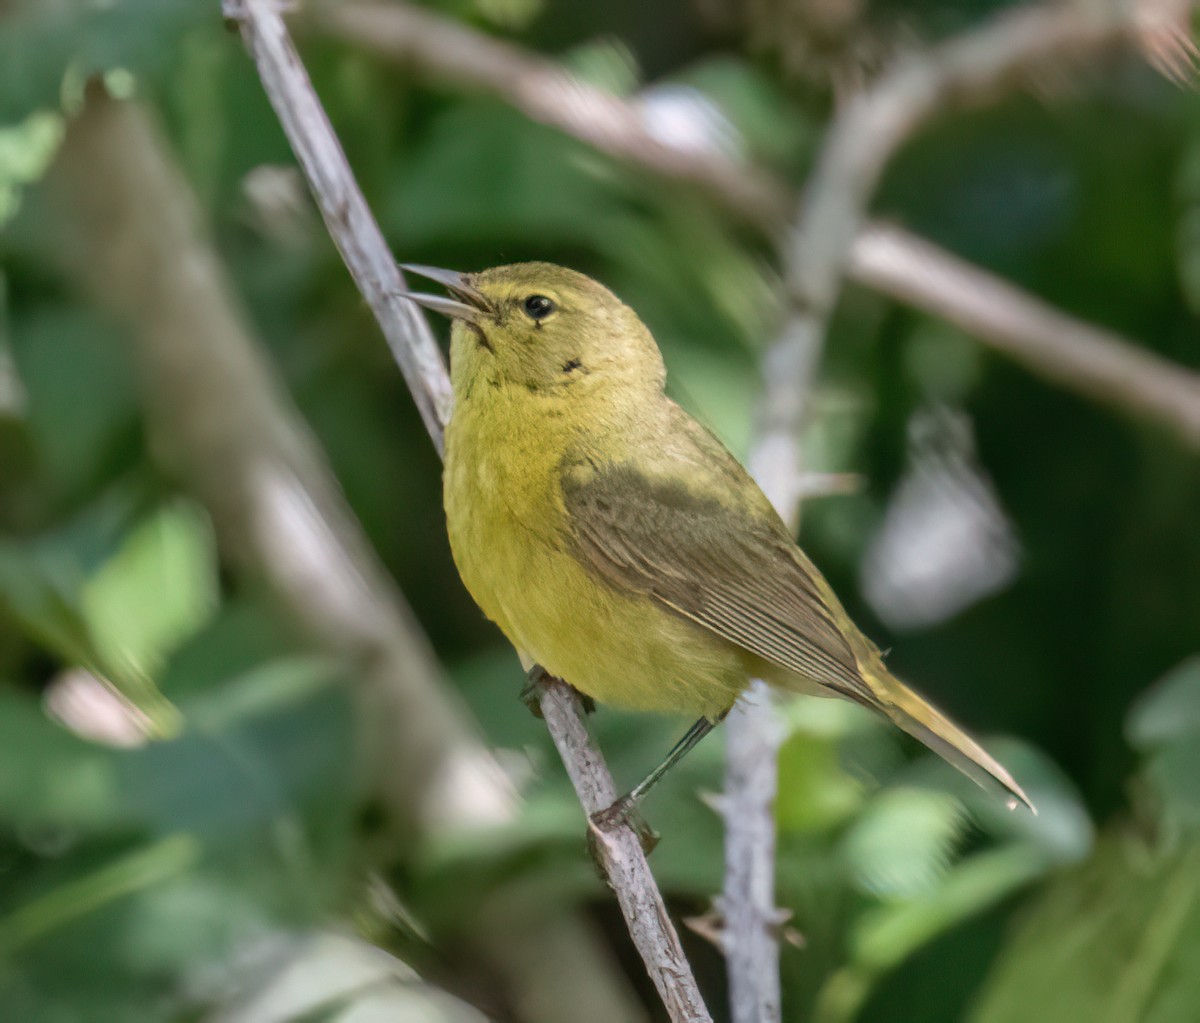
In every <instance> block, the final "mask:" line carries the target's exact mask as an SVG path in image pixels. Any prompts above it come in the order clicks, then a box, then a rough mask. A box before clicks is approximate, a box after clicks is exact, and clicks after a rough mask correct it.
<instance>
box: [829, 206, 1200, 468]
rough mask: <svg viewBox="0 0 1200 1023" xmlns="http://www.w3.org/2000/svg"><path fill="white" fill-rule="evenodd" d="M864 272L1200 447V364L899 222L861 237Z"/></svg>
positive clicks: (859, 263)
mask: <svg viewBox="0 0 1200 1023" xmlns="http://www.w3.org/2000/svg"><path fill="white" fill-rule="evenodd" d="M850 268H851V271H852V273H853V274H854V276H855V278H856V279H857V280H859V281H862V282H863V283H864V284H871V285H873V286H874V287H876V288H878V289H879V290H880V291H886V292H887V293H888V294H889V295H894V296H895V297H897V298H901V299H904V300H906V301H911V302H912V303H913V304H914V305H918V306H921V307H922V308H924V309H928V310H930V311H931V312H936V313H937V314H938V315H939V316H941V317H942V318H943V319H946V320H948V321H949V322H951V323H953V324H955V325H956V326H958V327H961V328H962V329H963V330H964V331H966V332H967V333H969V334H970V335H971V336H972V337H973V338H975V339H976V340H977V341H979V342H980V343H981V344H985V345H987V346H988V347H990V348H993V349H995V350H996V351H997V352H1001V353H1002V354H1004V355H1006V356H1008V357H1009V358H1011V359H1012V360H1013V361H1014V362H1019V363H1021V364H1022V365H1024V366H1025V367H1027V368H1028V369H1029V370H1030V372H1032V373H1035V374H1037V375H1038V376H1040V377H1043V378H1045V379H1046V380H1049V381H1051V382H1052V383H1056V384H1059V385H1061V386H1064V387H1067V388H1069V389H1071V390H1073V391H1078V392H1079V393H1081V394H1085V395H1087V396H1088V397H1091V398H1094V399H1095V400H1096V401H1099V402H1103V403H1105V404H1108V405H1115V406H1119V407H1122V408H1125V409H1128V410H1130V411H1133V412H1137V413H1139V414H1141V415H1144V416H1145V417H1146V418H1147V419H1158V420H1160V421H1162V422H1164V423H1166V424H1167V425H1169V426H1170V427H1171V428H1172V429H1173V430H1174V432H1175V433H1176V435H1177V436H1179V437H1180V438H1182V439H1183V440H1184V441H1186V442H1187V443H1188V444H1189V445H1190V446H1191V447H1193V448H1197V449H1200V373H1196V372H1195V371H1194V370H1189V369H1186V368H1184V367H1182V366H1179V365H1177V364H1175V363H1173V362H1170V361H1169V360H1167V359H1164V358H1162V356H1159V355H1155V354H1154V353H1153V352H1148V351H1145V350H1144V349H1140V348H1133V347H1131V346H1130V345H1129V344H1127V343H1126V342H1125V341H1124V340H1123V339H1122V338H1121V337H1119V336H1117V335H1116V334H1113V333H1111V332H1109V331H1106V330H1103V329H1101V328H1100V327H1093V326H1092V325H1091V324H1088V323H1084V322H1082V321H1080V320H1077V319H1075V318H1074V317H1071V316H1067V315H1066V314H1064V313H1062V312H1060V311H1059V310H1058V309H1056V308H1054V307H1053V306H1051V305H1049V304H1047V303H1046V302H1043V301H1042V300H1041V299H1038V298H1035V297H1034V296H1033V295H1029V294H1027V293H1026V292H1023V291H1021V290H1020V289H1019V288H1016V287H1013V286H1012V285H1011V284H1007V283H1005V282H1004V281H1001V280H999V279H998V278H996V277H993V276H991V275H990V274H987V273H983V272H982V271H980V270H979V269H978V268H977V267H975V266H972V265H971V264H970V263H968V262H966V261H964V260H960V259H955V258H954V257H953V256H949V255H947V254H946V253H944V252H941V251H939V250H937V249H936V248H934V246H932V245H930V244H929V243H928V242H926V241H923V240H922V239H920V238H917V237H916V236H914V235H912V234H909V233H908V232H906V231H903V230H901V229H900V228H896V227H887V226H883V225H878V224H876V225H873V226H871V227H870V228H868V229H867V230H866V231H864V232H863V233H862V234H861V235H860V236H859V238H858V242H857V244H856V245H855V246H854V252H853V255H852V256H851V263H850Z"/></svg>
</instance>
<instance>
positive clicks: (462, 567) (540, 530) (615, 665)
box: [445, 409, 748, 717]
mask: <svg viewBox="0 0 1200 1023" xmlns="http://www.w3.org/2000/svg"><path fill="white" fill-rule="evenodd" d="M462 411H463V410H462V409H460V410H459V411H457V412H456V418H458V417H459V416H460V415H461V413H462ZM471 425H472V424H470V423H469V421H468V422H461V421H460V422H456V423H452V424H451V430H450V432H449V433H448V435H447V444H446V476H445V507H446V520H447V526H448V529H449V534H450V546H451V550H452V551H453V553H454V560H455V563H456V564H457V566H458V570H459V573H460V574H461V575H462V578H463V582H464V583H465V584H466V586H467V589H468V590H469V591H470V592H471V595H472V596H473V597H474V598H475V601H476V603H477V604H479V606H480V607H481V608H482V609H483V611H484V613H485V614H486V615H487V616H488V617H489V618H491V619H492V621H494V622H495V623H496V624H497V625H498V626H499V627H500V629H501V630H502V631H503V632H504V634H505V635H506V636H507V637H508V638H509V640H510V641H511V642H512V644H513V645H514V646H515V647H516V648H517V649H518V651H520V652H521V653H522V654H523V655H524V656H525V657H526V659H527V660H530V661H533V662H536V663H538V664H540V665H541V666H542V667H543V668H545V669H546V670H547V671H548V672H550V673H551V674H553V675H556V676H558V677H559V678H562V679H565V680H566V681H568V682H570V683H571V684H572V685H573V686H575V688H576V689H578V690H579V691H580V692H582V693H585V694H587V695H588V696H590V697H592V698H593V699H595V700H596V701H598V702H600V703H606V704H612V705H614V706H621V707H629V708H632V709H641V710H654V711H662V712H669V713H680V714H691V715H696V716H699V715H707V716H709V717H715V716H717V715H719V714H720V713H722V712H723V711H725V710H726V709H728V707H729V706H730V705H731V704H732V703H733V701H734V699H735V698H736V697H737V694H738V693H739V692H740V691H741V690H742V688H743V687H744V686H745V685H746V681H747V677H748V675H747V665H746V661H745V659H744V655H742V654H741V653H740V652H739V651H738V650H737V649H736V648H735V647H733V646H732V645H730V644H728V643H726V642H725V641H723V640H721V639H719V638H717V637H716V636H714V635H713V634H712V633H709V632H708V631H706V630H704V629H703V628H701V627H700V626H697V625H694V624H693V623H691V622H688V621H686V620H685V619H682V618H679V617H677V616H676V615H674V614H672V613H670V612H669V611H666V610H665V609H663V608H662V607H661V606H659V605H658V604H656V603H654V602H652V601H651V600H650V599H649V598H647V597H642V596H637V595H631V594H626V593H622V592H619V591H617V590H616V589H614V588H613V587H611V586H609V585H608V584H607V583H606V582H604V581H603V580H601V579H599V578H598V577H596V576H594V575H593V574H592V573H591V572H589V571H588V570H587V569H586V568H585V567H584V566H583V565H581V564H580V563H579V562H578V561H577V560H576V559H575V558H574V557H573V555H572V554H571V553H570V551H569V549H568V546H567V543H566V537H565V534H564V529H565V526H566V519H565V514H566V513H565V510H564V508H563V506H562V502H561V499H560V498H559V495H558V489H557V478H556V476H555V475H554V472H555V471H556V469H557V458H556V459H555V462H554V464H552V465H551V464H547V465H538V464H537V462H538V455H539V453H540V450H544V448H542V449H540V450H539V451H524V452H523V451H521V450H520V449H519V447H518V446H517V445H515V444H513V443H509V444H505V443H499V444H490V445H488V446H487V450H486V451H483V452H480V451H477V450H476V447H477V446H476V445H474V444H472V441H473V440H474V436H473V434H472V432H471V430H470V426H471ZM493 425H494V424H493ZM542 440H545V438H542Z"/></svg>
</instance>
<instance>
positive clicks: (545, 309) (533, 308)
mask: <svg viewBox="0 0 1200 1023" xmlns="http://www.w3.org/2000/svg"><path fill="white" fill-rule="evenodd" d="M525 312H526V313H528V314H529V316H530V317H531V318H532V319H535V320H544V319H545V318H546V317H547V316H549V315H550V314H551V313H552V312H554V303H553V302H551V301H550V299H548V298H547V297H546V296H545V295H530V296H529V297H528V298H527V299H525Z"/></svg>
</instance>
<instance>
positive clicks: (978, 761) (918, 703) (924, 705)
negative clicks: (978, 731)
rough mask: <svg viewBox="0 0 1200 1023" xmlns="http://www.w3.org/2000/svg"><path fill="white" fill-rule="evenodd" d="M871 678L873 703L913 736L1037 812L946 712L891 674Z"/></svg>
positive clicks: (976, 778) (973, 776) (983, 783)
mask: <svg viewBox="0 0 1200 1023" xmlns="http://www.w3.org/2000/svg"><path fill="white" fill-rule="evenodd" d="M868 681H869V684H870V687H871V692H872V696H873V698H874V699H873V700H872V705H873V706H874V707H875V708H876V709H878V710H880V711H882V712H883V713H884V714H886V715H887V716H888V717H889V718H891V720H892V721H893V722H895V723H896V724H897V725H899V726H900V727H901V728H902V729H904V731H906V732H907V733H908V734H909V735H911V736H912V737H913V738H914V739H917V740H918V741H920V742H922V743H924V744H925V745H926V746H928V747H929V748H930V749H931V750H933V752H934V753H936V754H938V756H940V757H942V758H943V759H944V760H946V761H947V762H948V763H950V764H952V765H953V766H954V767H957V768H958V769H959V770H960V771H962V773H963V774H965V775H966V776H967V777H968V778H970V779H971V780H972V781H974V782H976V783H977V784H979V785H981V786H983V787H984V788H986V787H987V781H988V780H991V781H993V782H996V783H998V784H999V785H1001V786H1002V787H1003V788H1004V789H1005V790H1006V791H1007V792H1008V793H1009V794H1010V795H1011V796H1012V797H1013V798H1014V799H1016V800H1020V801H1021V802H1022V803H1024V804H1025V806H1027V807H1028V808H1029V810H1030V811H1031V812H1032V813H1035V814H1036V813H1037V808H1036V807H1035V806H1034V805H1033V803H1031V802H1030V800H1029V797H1028V796H1027V795H1025V791H1024V790H1023V789H1022V788H1021V786H1020V785H1018V784H1017V783H1016V780H1015V779H1014V778H1013V776H1012V775H1011V774H1009V773H1008V771H1007V769H1006V768H1005V767H1004V766H1003V765H1002V764H1001V763H1000V762H999V761H998V760H996V758H995V757H993V756H992V755H991V754H990V753H988V751H987V750H985V749H984V748H983V747H982V746H980V745H979V743H977V742H976V741H975V740H974V739H972V738H971V737H970V736H969V735H968V734H967V733H966V732H964V731H963V730H962V729H961V728H959V727H958V725H956V724H955V723H954V722H953V721H951V720H950V719H949V718H948V717H946V715H945V714H943V713H942V712H941V711H939V710H938V709H937V708H936V707H934V706H933V705H932V704H930V703H928V702H927V701H926V700H923V699H922V698H921V697H920V696H918V695H917V694H916V693H914V692H913V691H912V690H911V689H909V688H908V687H907V686H906V685H904V683H903V682H901V681H899V680H898V679H896V678H894V677H893V676H891V675H890V674H889V675H887V676H885V678H884V679H882V680H881V679H880V678H879V676H878V675H877V674H876V673H875V672H872V673H871V675H870V676H868ZM1012 805H1013V806H1015V805H1016V804H1015V803H1013V804H1012Z"/></svg>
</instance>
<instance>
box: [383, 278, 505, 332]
mask: <svg viewBox="0 0 1200 1023" xmlns="http://www.w3.org/2000/svg"><path fill="white" fill-rule="evenodd" d="M400 269H401V270H405V271H407V272H408V273H412V274H416V275H417V276H418V277H427V278H428V279H429V280H431V281H437V283H438V284H440V285H442V287H444V288H445V289H446V290H447V291H448V292H450V294H451V295H452V296H453V297H452V298H448V297H446V296H445V295H426V294H425V293H424V292H420V291H406V292H404V297H405V298H407V299H409V300H411V301H413V302H416V303H417V305H420V306H424V307H425V308H426V309H431V310H433V312H435V313H441V314H442V315H443V316H449V317H450V318H451V319H456V320H466V321H467V322H468V323H477V322H478V321H479V318H480V316H481V315H482V314H483V313H486V312H488V301H487V299H486V298H485V297H484V296H483V294H482V293H481V292H480V291H479V290H478V289H477V288H475V287H473V286H472V285H471V283H470V280H469V278H468V277H467V275H466V274H460V273H459V272H458V271H457V270H442V269H439V268H438V267H436V266H421V265H419V264H417V263H401V264H400Z"/></svg>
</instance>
